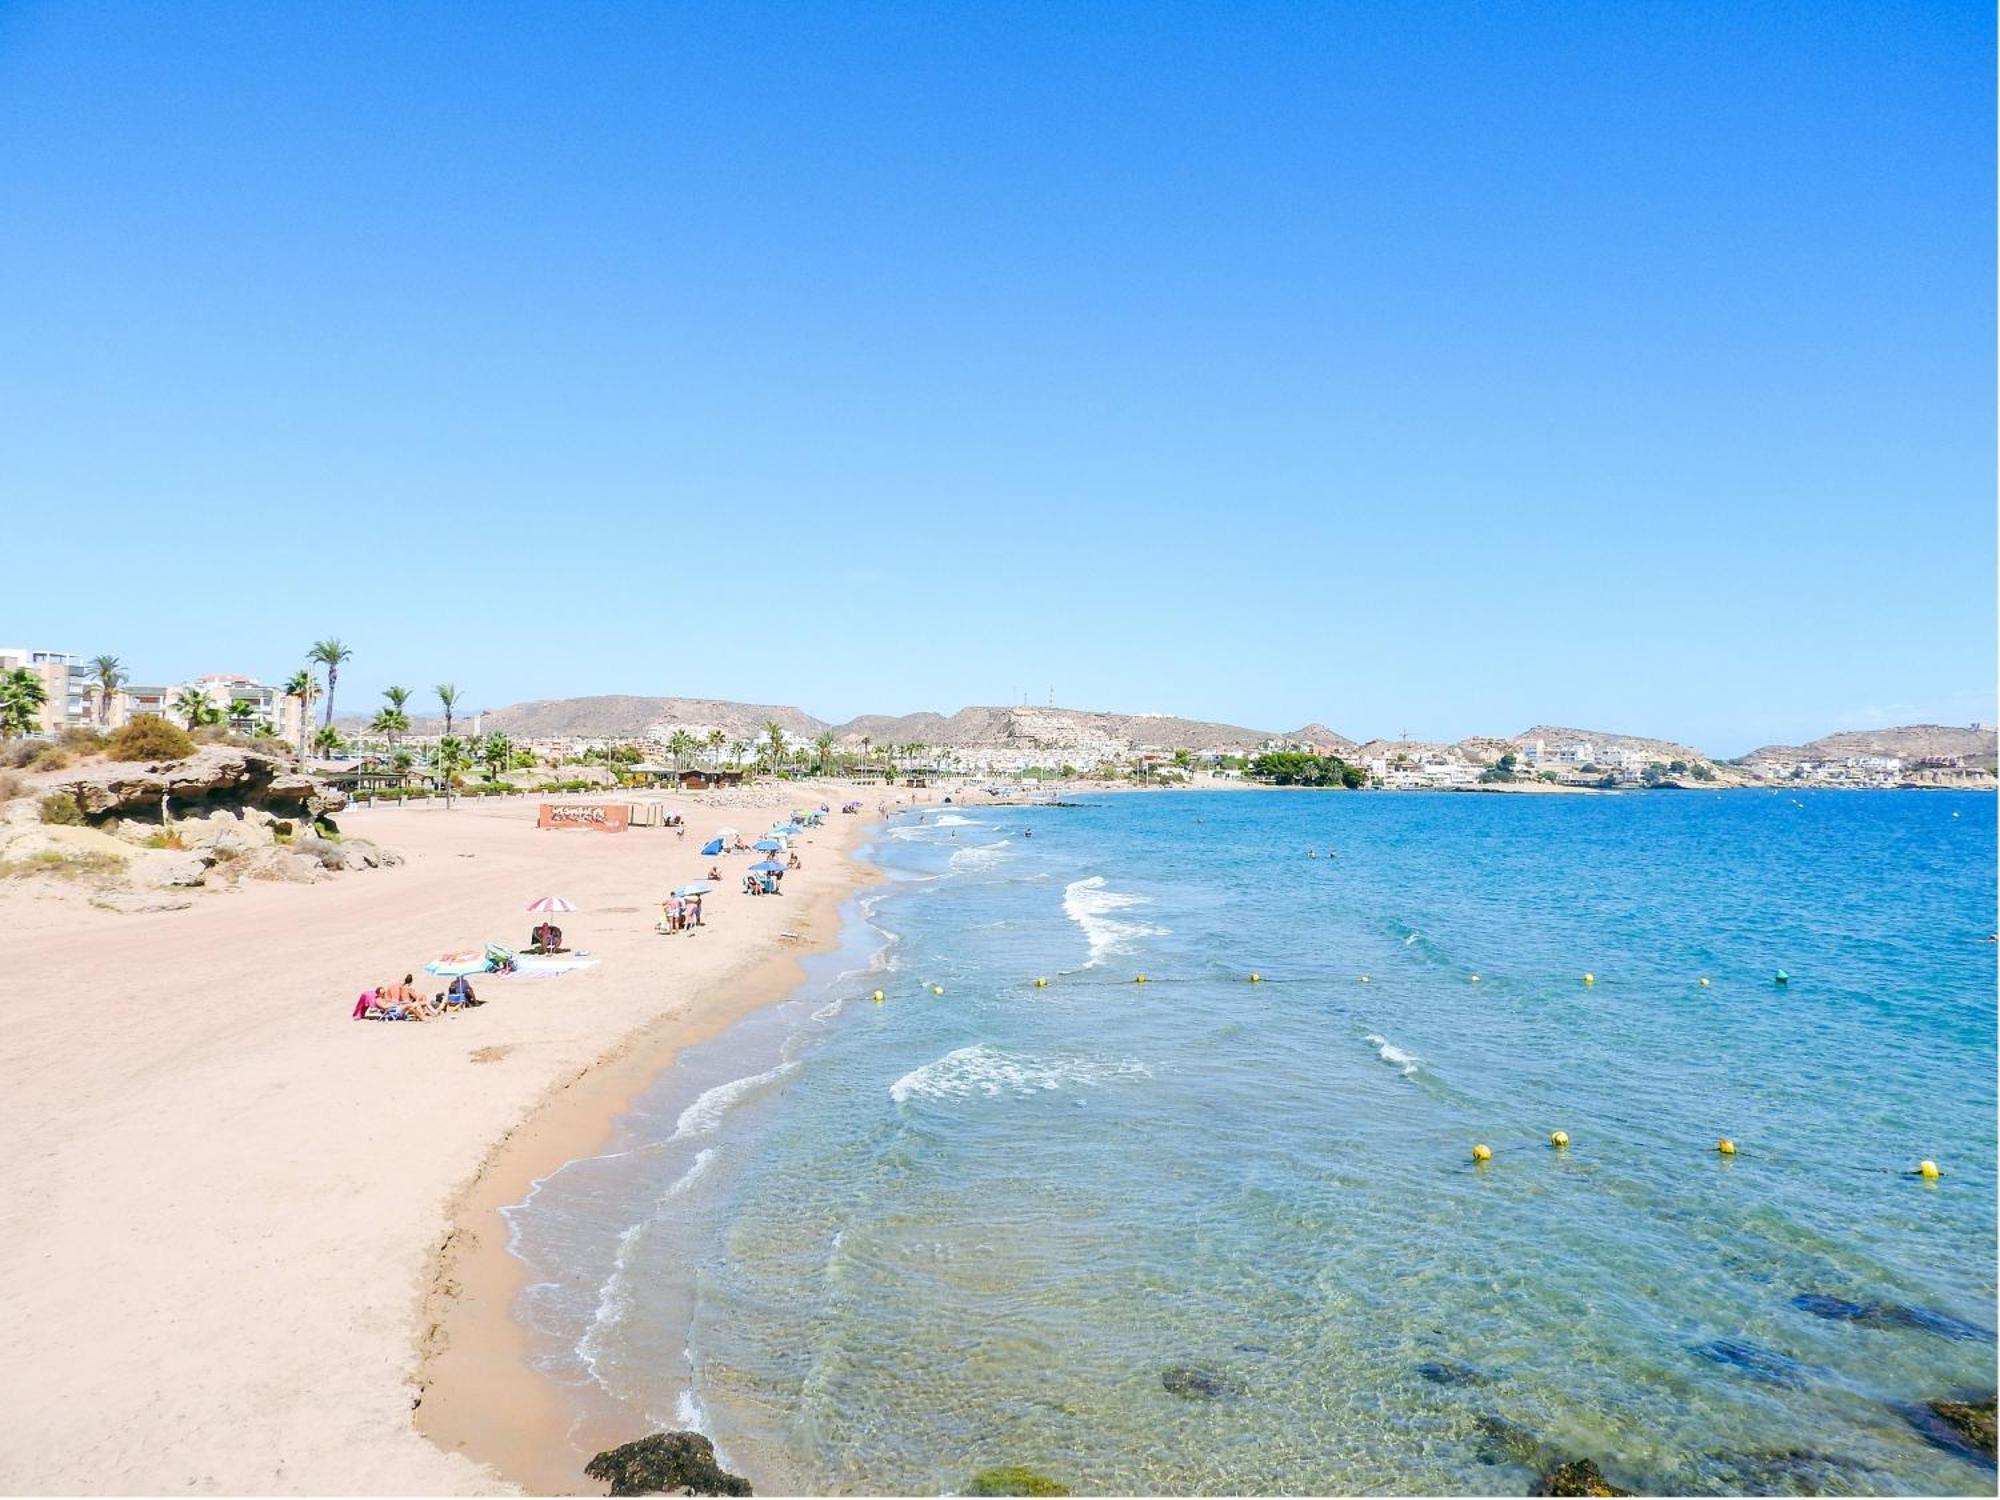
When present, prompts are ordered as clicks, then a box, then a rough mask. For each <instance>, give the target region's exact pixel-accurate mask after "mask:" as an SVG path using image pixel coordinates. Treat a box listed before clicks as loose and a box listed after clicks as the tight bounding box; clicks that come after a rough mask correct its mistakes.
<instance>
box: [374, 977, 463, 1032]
mask: <svg viewBox="0 0 2000 1500" xmlns="http://www.w3.org/2000/svg"><path fill="white" fill-rule="evenodd" d="M485 1003H486V1002H485V1001H483V1000H481V999H480V998H479V997H478V996H477V995H475V994H474V993H473V992H472V982H471V981H470V980H469V979H467V978H466V977H465V976H464V975H463V974H460V975H458V976H457V977H456V978H454V979H453V980H452V982H451V983H450V984H449V985H447V986H446V987H445V988H444V989H443V990H441V991H440V992H439V993H438V994H437V995H436V996H426V995H425V994H424V993H423V991H422V990H420V989H418V988H417V984H416V975H414V974H405V975H404V976H403V982H402V983H401V984H378V985H376V986H375V988H374V989H372V990H363V991H362V992H361V995H360V997H359V998H358V999H357V1000H355V1002H354V1019H355V1020H357V1021H369V1020H377V1021H435V1020H437V1019H438V1017H440V1016H447V1015H450V1014H451V1013H452V1012H454V1011H459V1010H464V1009H465V1008H466V1007H467V1006H471V1005H484V1004H485Z"/></svg>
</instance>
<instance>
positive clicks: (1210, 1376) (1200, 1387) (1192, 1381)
mask: <svg viewBox="0 0 2000 1500" xmlns="http://www.w3.org/2000/svg"><path fill="white" fill-rule="evenodd" d="M1160 1384H1161V1385H1163V1386H1165V1387H1166V1388H1167V1390H1168V1392H1169V1393H1171V1394H1172V1395H1176V1396H1179V1397H1181V1398H1183V1399H1184V1400H1188V1401H1214V1400H1216V1399H1217V1398H1218V1397H1222V1396H1233V1395H1235V1394H1236V1382H1235V1381H1233V1380H1231V1379H1230V1378H1229V1377H1228V1376H1227V1375H1219V1374H1217V1373H1216V1372H1215V1371H1213V1370H1198V1369H1196V1368H1195V1367H1194V1366H1193V1365H1175V1366H1174V1367H1173V1368H1172V1369H1171V1370H1162V1371H1160Z"/></svg>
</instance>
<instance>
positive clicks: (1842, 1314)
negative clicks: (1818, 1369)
mask: <svg viewBox="0 0 2000 1500" xmlns="http://www.w3.org/2000/svg"><path fill="white" fill-rule="evenodd" d="M1792 1306H1794V1307H1796V1308H1797V1309H1798V1310H1799V1311H1800V1312H1804V1313H1811V1314H1812V1315H1813V1316H1814V1317H1815V1318H1828V1319H1831V1320H1832V1321H1834V1322H1837V1323H1859V1324H1861V1325H1862V1326H1863V1327H1865V1328H1914V1329H1916V1330H1918V1331H1919V1332H1921V1333H1935V1334H1937V1335H1938V1336H1939V1337H1940V1338H1947V1339H1957V1340H1959V1341H1961V1342H1971V1341H1974V1340H1978V1339H1984V1340H1986V1341H1987V1342H1988V1343H1991V1342H1992V1341H1993V1330H1992V1329H1990V1328H1981V1327H1980V1326H1979V1325H1978V1324H1976V1323H1967V1322H1964V1321H1962V1320H1961V1319H1958V1318H1954V1317H1952V1316H1950V1315H1949V1314H1947V1313H1941V1312H1933V1311H1932V1310H1931V1309H1930V1308H1928V1307H1909V1306H1906V1305H1904V1304H1903V1303H1901V1302H1849V1301H1848V1300H1847V1299H1846V1298H1844V1297H1825V1296H1821V1295H1820V1294H1819V1293H1817V1292H1806V1293H1804V1294H1802V1295H1800V1296H1797V1297H1794V1298H1792Z"/></svg>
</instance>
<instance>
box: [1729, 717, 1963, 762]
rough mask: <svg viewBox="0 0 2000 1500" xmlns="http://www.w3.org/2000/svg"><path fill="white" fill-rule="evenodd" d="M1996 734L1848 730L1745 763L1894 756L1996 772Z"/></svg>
mask: <svg viewBox="0 0 2000 1500" xmlns="http://www.w3.org/2000/svg"><path fill="white" fill-rule="evenodd" d="M1997 752H2000V744H1996V731H1995V729H1994V727H1993V726H1992V725H1990V724H1982V725H1978V726H1968V725H1948V724H1904V725H1901V726H1899V727H1897V728H1893V729H1844V730H1841V731H1840V732H1838V733H1836V734H1824V735H1821V736H1820V737H1819V738H1818V739H1816V740H1813V741H1811V742H1810V743H1808V744H1804V745H1763V746H1760V747H1759V748H1757V749H1755V750H1752V751H1751V752H1750V753H1749V754H1748V755H1746V756H1744V757H1743V758H1744V759H1745V760H1758V759H1767V760H1841V759H1844V758H1845V757H1847V756H1850V755H1893V756H1896V757H1897V758H1899V759H1901V760H1905V761H1913V760H1923V759H1926V758H1928V757H1932V756H1953V755H1955V756H1958V757H1959V758H1960V759H1962V760H1963V761H1964V762H1965V764H1966V765H1968V766H1981V767H1984V768H1985V769H1986V770H1989V771H1990V770H1992V769H1994V765H1995V760H1996V753H1997Z"/></svg>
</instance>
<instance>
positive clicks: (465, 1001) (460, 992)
mask: <svg viewBox="0 0 2000 1500" xmlns="http://www.w3.org/2000/svg"><path fill="white" fill-rule="evenodd" d="M445 994H446V995H447V996H449V997H450V999H451V1003H452V1004H454V1005H484V1004H485V1003H486V1002H485V1001H483V1000H481V999H480V998H479V997H478V996H477V995H475V994H473V993H472V981H471V980H469V979H467V978H466V977H465V976H464V975H463V974H460V975H459V976H458V977H457V978H456V979H454V980H452V982H451V984H450V985H449V986H448V987H447V988H446V990H445Z"/></svg>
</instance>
